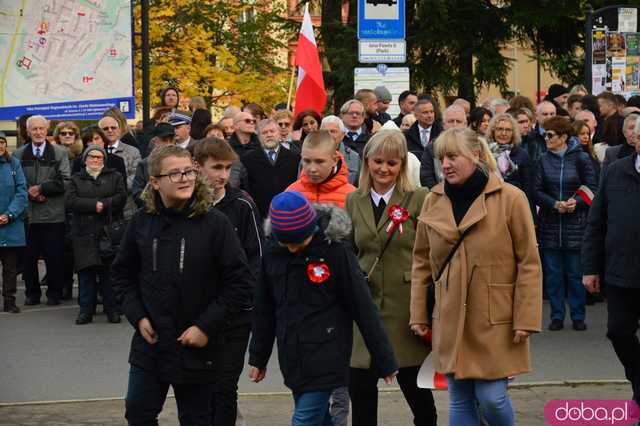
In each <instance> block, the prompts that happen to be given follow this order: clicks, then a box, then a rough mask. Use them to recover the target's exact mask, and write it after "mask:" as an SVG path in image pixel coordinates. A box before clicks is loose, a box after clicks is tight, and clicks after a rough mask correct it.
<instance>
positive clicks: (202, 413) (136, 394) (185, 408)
mask: <svg viewBox="0 0 640 426" xmlns="http://www.w3.org/2000/svg"><path fill="white" fill-rule="evenodd" d="M172 386H173V392H174V394H175V397H176V405H177V406H178V419H179V420H180V425H181V426H209V421H210V418H211V407H210V403H211V389H212V385H210V384H189V385H184V384H183V385H175V384H174V385H172ZM168 390H169V383H165V382H161V381H160V380H159V379H158V375H157V374H156V373H155V372H153V371H147V370H145V369H143V368H140V367H137V366H135V365H132V366H131V369H130V370H129V388H128V389H127V398H126V400H125V415H124V417H125V418H126V419H127V420H128V422H129V425H131V426H157V425H158V415H159V414H160V412H161V411H162V406H163V405H164V401H165V400H166V399H167V391H168Z"/></svg>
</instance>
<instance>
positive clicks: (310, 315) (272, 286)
mask: <svg viewBox="0 0 640 426" xmlns="http://www.w3.org/2000/svg"><path fill="white" fill-rule="evenodd" d="M269 219H270V226H271V229H270V231H268V232H267V233H270V234H271V236H272V238H271V240H269V241H268V242H267V244H266V247H265V250H264V253H263V258H262V267H261V271H260V279H259V281H258V285H257V287H256V294H255V310H254V319H253V334H252V338H251V344H250V349H249V365H250V366H251V369H250V371H249V377H250V379H251V380H252V381H254V382H259V381H261V380H263V379H264V377H265V375H266V366H267V363H268V362H269V358H270V356H271V352H272V349H273V343H274V340H276V339H277V343H278V361H279V363H280V370H281V371H282V375H283V376H284V381H285V385H286V386H287V387H289V388H290V389H291V390H292V392H293V398H294V401H295V411H294V414H293V419H292V422H291V424H292V426H301V425H308V424H318V425H320V424H333V422H332V421H331V417H330V414H329V399H330V397H331V394H332V392H333V390H335V389H337V388H340V387H343V386H346V385H347V383H348V377H349V362H350V359H351V347H352V345H353V334H352V333H353V322H354V321H355V323H356V324H357V325H358V329H359V330H360V333H361V334H362V336H363V338H364V340H365V343H366V345H367V348H368V349H369V352H370V354H371V360H372V363H371V367H372V368H373V369H375V371H376V372H377V373H378V376H379V377H381V378H384V380H385V381H386V382H387V383H389V384H390V383H392V381H393V378H394V377H395V375H396V374H397V370H398V364H397V362H396V359H395V356H394V354H393V349H392V347H391V344H390V343H389V339H388V337H387V334H386V332H385V330H384V328H383V326H382V321H381V320H380V316H379V313H378V310H377V308H376V306H375V305H374V303H373V300H372V298H371V294H370V292H369V288H368V287H367V284H366V282H365V280H364V274H363V273H362V270H361V269H360V266H359V264H358V260H357V259H356V257H355V255H354V254H353V252H352V251H351V249H350V248H349V245H348V243H346V242H345V239H346V238H347V237H348V235H349V231H350V222H349V220H348V217H347V216H346V213H344V211H343V210H342V209H339V208H338V207H332V206H320V207H318V210H316V209H314V207H313V206H311V204H309V202H308V201H307V199H306V198H305V197H304V195H302V194H301V193H299V192H296V191H288V192H283V193H281V194H278V195H276V196H275V197H274V198H273V200H272V201H271V206H270V209H269ZM345 224H346V225H345Z"/></svg>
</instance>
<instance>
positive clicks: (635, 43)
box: [625, 33, 640, 56]
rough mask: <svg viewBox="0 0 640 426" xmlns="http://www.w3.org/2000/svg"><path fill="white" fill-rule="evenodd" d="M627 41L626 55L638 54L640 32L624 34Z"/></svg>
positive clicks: (639, 53) (639, 54) (639, 50)
mask: <svg viewBox="0 0 640 426" xmlns="http://www.w3.org/2000/svg"><path fill="white" fill-rule="evenodd" d="M625 38H626V42H627V56H640V45H639V44H640V34H639V33H627V34H625Z"/></svg>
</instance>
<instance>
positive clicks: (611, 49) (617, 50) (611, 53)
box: [607, 32, 627, 58]
mask: <svg viewBox="0 0 640 426" xmlns="http://www.w3.org/2000/svg"><path fill="white" fill-rule="evenodd" d="M626 55H627V48H626V42H625V38H624V35H623V34H621V33H619V32H608V33H607V56H608V57H611V58H613V57H618V58H619V57H622V56H626Z"/></svg>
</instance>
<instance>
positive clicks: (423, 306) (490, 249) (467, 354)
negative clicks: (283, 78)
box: [410, 129, 542, 426]
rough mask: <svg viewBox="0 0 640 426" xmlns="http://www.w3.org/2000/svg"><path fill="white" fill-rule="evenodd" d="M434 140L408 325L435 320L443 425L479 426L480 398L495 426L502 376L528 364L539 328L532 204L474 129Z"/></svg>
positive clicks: (502, 415) (501, 405)
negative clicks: (431, 291) (433, 175)
mask: <svg viewBox="0 0 640 426" xmlns="http://www.w3.org/2000/svg"><path fill="white" fill-rule="evenodd" d="M435 143H436V145H435V155H436V156H437V158H438V159H440V161H442V165H443V171H444V175H445V181H444V182H443V183H440V184H439V185H436V186H435V187H434V188H433V189H432V193H431V194H430V195H429V197H428V198H427V200H426V201H425V203H424V206H423V207H422V212H421V213H420V216H419V218H418V221H419V222H418V229H417V234H416V243H415V248H414V252H413V273H412V280H411V319H410V324H411V329H412V330H413V331H414V333H416V334H417V335H425V334H426V333H427V332H428V331H429V327H430V326H431V327H432V328H433V355H432V356H433V363H434V367H435V369H436V371H438V372H441V373H444V374H446V376H447V382H448V386H449V424H451V425H456V426H458V425H464V426H467V425H478V424H479V420H478V413H477V405H478V404H479V405H480V407H481V409H482V413H483V415H484V417H485V419H486V420H487V421H488V422H489V424H490V425H491V426H502V425H513V424H514V413H513V408H512V407H511V401H510V399H509V397H508V395H507V381H508V379H507V378H508V377H510V376H513V375H516V374H521V373H526V372H528V371H530V370H531V360H530V356H529V341H528V337H529V335H530V333H534V332H538V331H540V327H541V315H542V273H541V267H540V258H539V256H538V249H537V247H536V236H535V230H534V225H533V219H532V216H531V211H530V209H529V204H528V202H527V198H526V196H525V195H524V193H523V192H522V191H520V190H519V189H517V188H516V187H514V186H512V185H510V184H508V183H504V182H502V181H501V180H500V179H499V178H498V177H497V176H496V175H495V161H494V160H493V156H492V155H491V152H490V151H489V149H488V147H487V145H486V142H484V141H482V140H481V139H479V138H478V137H477V135H476V134H475V133H474V132H473V131H471V130H468V129H451V130H447V131H446V132H444V133H442V134H441V135H440V136H439V137H438V139H437V140H436V142H435ZM462 235H465V237H464V239H463V240H462V243H461V244H460V245H459V247H458V249H457V251H456V252H455V253H454V254H453V256H452V257H451V260H450V262H449V263H447V262H446V259H447V257H449V254H450V253H452V251H453V248H454V247H455V245H456V242H458V241H459V240H460V239H461V236H462ZM440 271H442V273H441V274H440V278H439V279H437V276H438V274H439V273H440ZM433 281H435V306H434V308H433V314H432V317H431V318H428V315H427V302H428V300H427V299H428V292H427V287H428V285H430V284H432V283H433Z"/></svg>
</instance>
